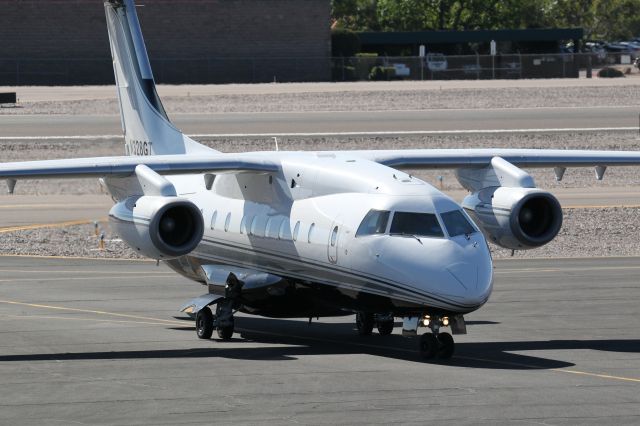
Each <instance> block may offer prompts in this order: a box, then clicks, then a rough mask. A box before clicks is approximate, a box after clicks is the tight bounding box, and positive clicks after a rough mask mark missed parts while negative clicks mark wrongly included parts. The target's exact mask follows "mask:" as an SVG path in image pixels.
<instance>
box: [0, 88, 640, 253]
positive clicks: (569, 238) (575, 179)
mask: <svg viewBox="0 0 640 426" xmlns="http://www.w3.org/2000/svg"><path fill="white" fill-rule="evenodd" d="M523 86H526V87H512V84H511V83H510V84H509V85H505V87H500V86H495V87H464V88H460V87H452V86H451V85H450V84H449V85H448V84H443V88H442V89H436V88H434V87H433V85H431V86H429V87H428V88H425V87H426V86H425V87H422V86H420V85H417V87H418V88H417V89H416V90H415V91H412V90H407V86H404V85H403V86H402V87H401V89H398V88H397V87H391V86H389V90H367V89H366V87H365V86H361V89H360V90H351V91H335V90H327V91H324V92H323V91H318V90H309V91H308V92H306V91H300V90H286V87H287V86H286V85H282V87H283V90H282V91H281V92H282V93H278V92H277V90H276V91H275V92H274V89H273V88H269V90H265V91H264V93H259V92H260V91H259V90H257V91H256V92H258V93H251V91H249V92H247V93H245V92H243V93H241V94H239V93H238V94H234V93H222V94H212V95H208V96H194V95H193V94H192V93H191V92H189V93H187V96H168V97H165V99H164V102H165V106H166V109H167V110H168V111H169V114H171V113H181V112H185V113H187V112H188V113H193V112H195V113H212V112H259V111H264V112H273V111H278V112H280V111H350V110H364V111H373V110H377V111H380V110H400V109H433V108H522V107H558V106H560V107H576V106H581V107H584V106H590V107H594V108H597V107H607V106H620V105H625V106H636V105H637V106H638V107H639V110H640V84H638V83H637V82H636V81H635V79H629V82H628V84H623V83H619V82H618V83H616V84H612V85H604V86H600V85H586V86H585V87H582V86H579V85H576V84H575V82H574V81H572V82H571V84H568V85H567V87H563V86H558V84H557V83H554V84H552V85H551V84H550V85H549V87H545V86H544V84H540V85H533V86H532V85H530V84H523ZM116 111H117V105H116V101H115V98H114V99H104V98H102V99H98V100H90V99H77V100H67V101H55V100H46V101H33V102H25V103H24V104H23V105H22V107H21V108H17V109H1V110H0V114H112V113H116ZM203 142H204V143H206V144H207V145H209V146H212V147H214V148H216V149H218V150H220V151H223V152H238V151H254V150H256V151H257V150H269V149H272V143H273V142H272V141H271V140H270V139H259V138H226V139H211V140H205V141H203ZM279 145H280V149H286V150H334V149H341V150H343V149H346V150H349V149H403V148H470V147H476V148H483V147H493V148H559V149H623V150H640V138H639V137H638V134H637V133H636V132H624V131H616V132H613V131H612V132H565V133H536V134H481V135H436V136H411V135H406V136H400V137H339V138H338V137H304V138H302V137H296V138H292V137H289V138H282V139H281V140H280V144H279ZM122 151H123V149H122V142H121V141H120V140H99V141H82V140H75V141H53V142H52V141H2V142H1V143H0V161H2V162H5V161H22V160H36V159H53V158H65V157H83V156H100V155H121V154H122ZM415 174H416V175H417V176H419V177H421V178H423V179H425V180H427V181H428V182H431V183H432V184H434V185H439V183H438V182H439V181H438V177H439V176H442V187H443V188H444V189H456V188H459V185H458V183H457V182H456V180H455V177H454V176H453V173H452V172H449V171H437V172H415ZM532 175H533V176H534V178H535V179H536V182H537V184H538V185H539V186H540V187H543V188H549V189H553V188H555V187H557V186H560V185H561V186H565V187H586V186H591V185H601V186H607V185H609V186H616V187H621V186H637V185H638V184H639V183H640V168H639V167H628V168H624V167H620V168H613V169H610V170H608V171H607V174H606V178H605V180H604V181H603V182H595V180H594V178H593V170H590V169H572V170H568V171H567V173H566V175H565V178H564V180H563V181H562V182H561V183H558V182H555V178H554V175H553V172H552V171H551V170H534V171H532ZM18 185H19V186H18V188H17V191H19V192H20V193H28V194H87V193H96V192H99V191H100V188H99V186H98V184H97V182H96V181H95V180H67V181H55V180H52V181H33V182H20V183H19V184H18ZM3 198H4V196H0V203H2V199H3ZM564 214H565V217H564V226H563V230H562V231H561V233H560V235H558V237H557V238H556V239H555V240H554V241H553V242H552V243H550V244H548V245H547V246H545V247H543V248H540V249H537V250H533V251H523V252H516V253H515V256H518V257H550V256H625V255H640V244H638V243H637V240H638V234H639V230H640V210H639V209H635V208H607V209H579V210H578V209H576V210H565V211H564ZM103 226H104V230H105V235H106V240H107V250H105V251H97V250H96V249H97V239H96V237H95V235H94V234H93V226H91V225H87V226H74V227H69V228H64V229H55V228H45V229H37V230H30V231H20V232H11V233H3V234H0V235H1V236H2V238H0V253H2V254H16V253H17V254H41V255H80V256H98V257H100V256H109V257H135V256H136V254H135V253H133V252H132V251H131V250H130V249H128V248H127V247H126V246H125V245H124V244H123V243H122V242H120V241H118V240H117V237H116V236H115V235H113V234H112V233H111V231H110V230H109V228H108V225H107V224H104V225H103ZM492 248H493V247H492ZM494 255H495V256H496V257H509V256H511V252H510V251H507V250H500V249H495V248H494Z"/></svg>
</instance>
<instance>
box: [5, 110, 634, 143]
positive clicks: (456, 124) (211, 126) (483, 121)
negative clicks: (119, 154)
mask: <svg viewBox="0 0 640 426" xmlns="http://www.w3.org/2000/svg"><path fill="white" fill-rule="evenodd" d="M171 119H172V121H174V122H175V124H176V126H177V127H179V128H180V129H182V130H183V131H184V132H185V133H187V134H190V135H205V134H296V133H305V134H308V133H341V132H355V133H366V132H392V133H393V132H440V131H442V132H450V131H467V130H483V131H486V130H507V131H509V130H511V131H513V130H519V131H521V130H522V129H542V130H544V129H566V128H572V129H574V128H576V129H583V128H594V127H597V128H620V127H624V128H630V127H631V128H635V127H637V126H638V108H637V107H635V106H634V107H627V106H621V107H598V108H522V109H469V110H455V109H452V110H448V109H445V110H422V111H379V112H375V111H374V112H360V111H357V112H349V111H339V112H286V113H228V114H174V115H171ZM0 129H2V130H0V137H3V138H11V137H28V136H34V137H43V136H46V137H50V136H87V135H120V134H122V131H121V127H120V118H119V116H117V115H108V116H102V115H47V116H42V115H5V116H0Z"/></svg>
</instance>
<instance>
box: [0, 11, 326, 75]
mask: <svg viewBox="0 0 640 426" xmlns="http://www.w3.org/2000/svg"><path fill="white" fill-rule="evenodd" d="M138 3H139V7H138V9H137V10H138V15H139V17H140V22H141V25H142V30H143V33H144V36H145V40H146V43H147V49H148V52H149V56H150V58H151V62H152V65H153V67H154V73H155V76H156V80H158V82H161V83H163V82H164V83H229V82H264V81H273V80H274V78H275V79H276V80H277V81H324V80H328V79H329V77H330V70H329V68H330V65H329V56H330V54H331V37H330V28H329V12H330V5H329V0H138ZM0 11H1V12H0V84H96V83H97V84H100V83H104V84H107V83H112V82H113V76H112V69H111V65H110V56H109V55H110V54H109V44H108V40H107V32H106V24H105V18H104V9H103V5H102V1H100V0H0Z"/></svg>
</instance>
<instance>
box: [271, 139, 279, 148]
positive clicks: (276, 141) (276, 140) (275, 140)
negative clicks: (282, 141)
mask: <svg viewBox="0 0 640 426" xmlns="http://www.w3.org/2000/svg"><path fill="white" fill-rule="evenodd" d="M271 139H273V141H274V142H275V143H276V151H279V149H278V138H277V137H275V136H274V137H272V138H271Z"/></svg>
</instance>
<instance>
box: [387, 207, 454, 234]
mask: <svg viewBox="0 0 640 426" xmlns="http://www.w3.org/2000/svg"><path fill="white" fill-rule="evenodd" d="M389 233H390V234H391V235H394V234H395V235H415V236H420V237H444V233H443V232H442V228H441V227H440V223H439V222H438V218H437V217H436V215H435V214H433V213H408V212H395V213H394V214H393V220H392V221H391V229H390V230H389Z"/></svg>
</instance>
